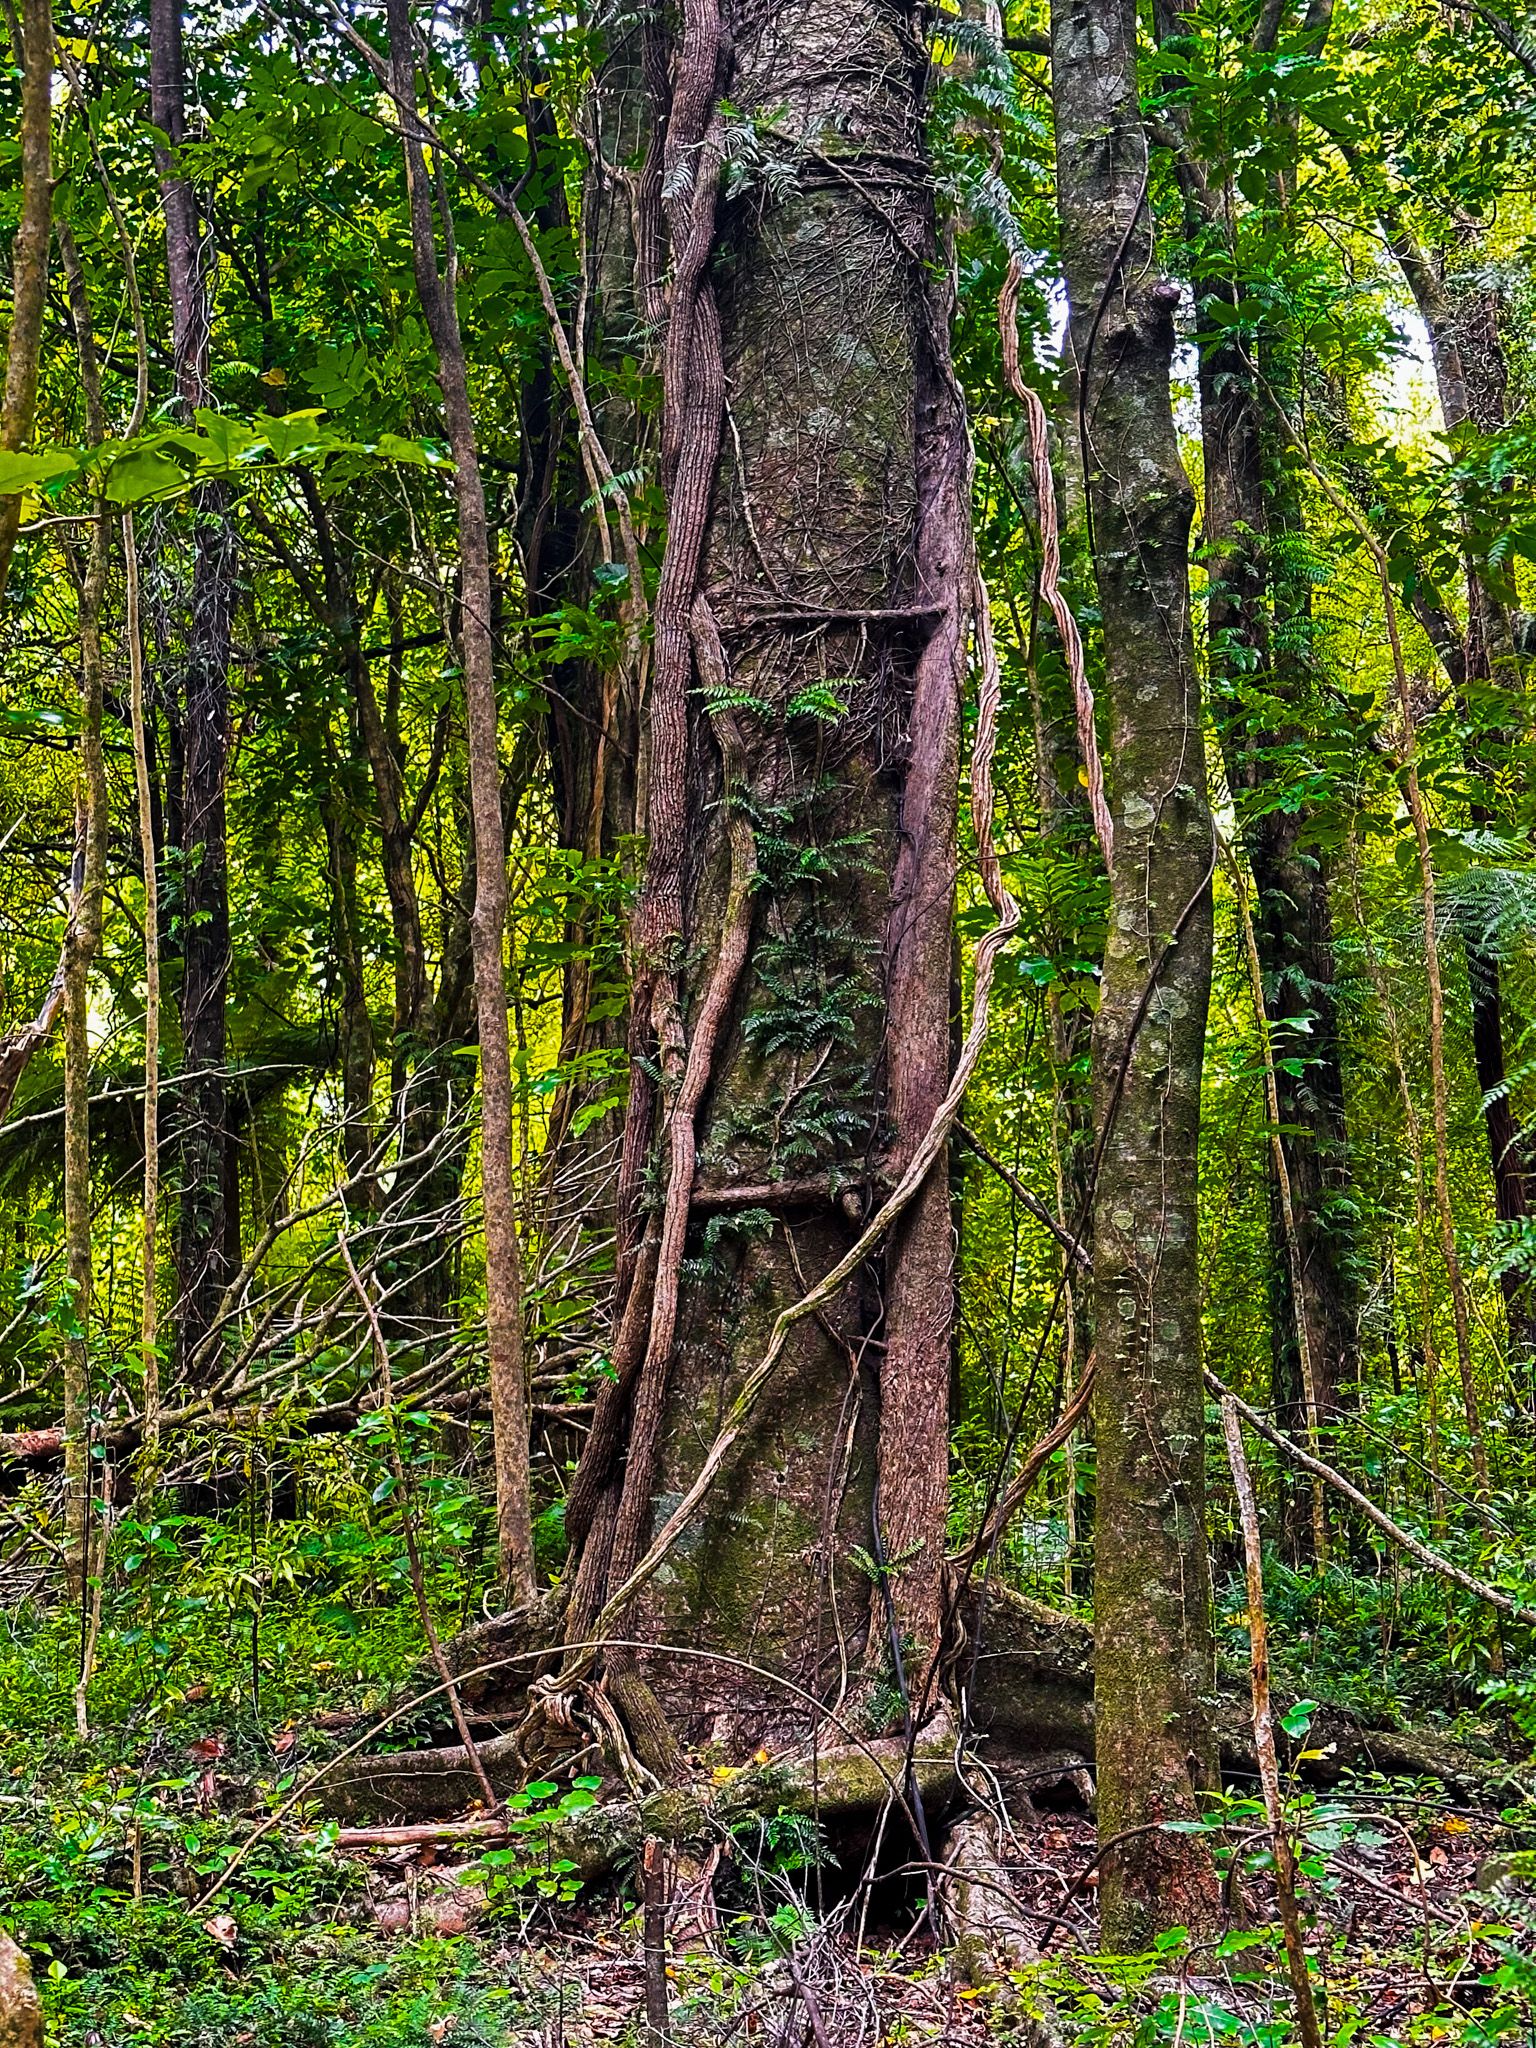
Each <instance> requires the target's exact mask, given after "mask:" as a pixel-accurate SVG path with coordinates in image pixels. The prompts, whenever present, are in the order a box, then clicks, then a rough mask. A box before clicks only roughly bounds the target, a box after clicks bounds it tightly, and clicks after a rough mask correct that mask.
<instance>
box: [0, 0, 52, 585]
mask: <svg viewBox="0 0 1536 2048" xmlns="http://www.w3.org/2000/svg"><path fill="white" fill-rule="evenodd" d="M10 21H11V27H12V33H13V35H14V34H16V32H17V31H18V30H19V32H20V56H21V132H20V137H19V142H20V161H21V218H20V219H19V221H18V222H17V224H16V235H15V239H14V240H13V242H12V244H11V331H10V334H9V336H8V337H7V340H6V354H5V388H4V395H3V397H0V450H3V451H4V452H5V453H6V454H13V453H15V452H16V451H17V450H18V449H21V448H24V447H25V446H26V445H27V443H28V441H30V440H31V438H32V427H33V422H34V420H35V418H36V414H37V375H38V364H39V361H40V359H41V354H42V344H43V313H44V310H45V308H46V306H47V301H48V231H49V223H50V222H51V220H52V218H53V0H23V5H22V6H21V8H20V10H19V18H18V15H17V14H13V15H11V17H10ZM20 526H21V496H20V494H19V493H11V494H8V495H7V496H4V497H0V597H4V595H5V590H6V585H7V583H8V582H9V580H10V573H11V557H12V555H13V554H14V553H15V549H16V536H17V533H18V531H19V529H20Z"/></svg>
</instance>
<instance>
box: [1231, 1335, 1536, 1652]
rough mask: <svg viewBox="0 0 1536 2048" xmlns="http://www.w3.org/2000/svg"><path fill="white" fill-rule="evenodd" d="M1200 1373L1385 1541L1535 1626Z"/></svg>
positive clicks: (1535, 1618) (1520, 1609) (1535, 1617)
mask: <svg viewBox="0 0 1536 2048" xmlns="http://www.w3.org/2000/svg"><path fill="white" fill-rule="evenodd" d="M1204 1371H1205V1384H1206V1385H1207V1387H1209V1389H1210V1390H1211V1392H1212V1393H1213V1394H1214V1395H1215V1396H1216V1397H1217V1399H1218V1400H1220V1401H1230V1402H1231V1403H1232V1404H1233V1406H1234V1407H1235V1408H1236V1410H1237V1412H1238V1414H1239V1415H1241V1417H1242V1418H1243V1420H1244V1422H1246V1423H1247V1424H1248V1426H1249V1428H1250V1429H1253V1430H1256V1431H1257V1432H1258V1434H1259V1435H1260V1436H1261V1437H1263V1438H1264V1440H1265V1442H1266V1443H1270V1444H1273V1445H1274V1447H1275V1449H1276V1450H1277V1451H1283V1452H1284V1453H1285V1455H1286V1457H1288V1458H1289V1459H1291V1460H1292V1462H1293V1463H1295V1464H1297V1465H1299V1466H1300V1467H1301V1469H1302V1471H1303V1472H1310V1473H1312V1474H1314V1475H1315V1476H1316V1477H1317V1478H1318V1479H1321V1480H1323V1481H1324V1482H1325V1483H1326V1484H1327V1485H1329V1486H1331V1487H1333V1488H1334V1489H1335V1490H1336V1491H1337V1492H1339V1493H1341V1494H1343V1496H1344V1498H1345V1499H1346V1500H1347V1501H1350V1502H1352V1503H1353V1505H1354V1506H1355V1507H1357V1508H1358V1509H1359V1510H1360V1512H1361V1514H1362V1515H1364V1516H1365V1518H1366V1520H1367V1521H1368V1522H1370V1523H1372V1524H1374V1526H1375V1527H1376V1528H1378V1529H1379V1530H1380V1531H1381V1533H1382V1534H1383V1535H1384V1536H1385V1537H1386V1538H1387V1539H1388V1541H1389V1542H1392V1543H1395V1544H1396V1545H1397V1547H1398V1548H1399V1550H1406V1551H1407V1552H1408V1554H1409V1556H1410V1557H1416V1558H1417V1559H1418V1560H1419V1562H1420V1564H1422V1565H1427V1566H1428V1567H1429V1569H1430V1570H1431V1571H1432V1572H1437V1573H1438V1574H1439V1575H1440V1577H1441V1578H1442V1579H1449V1580H1450V1582H1451V1584H1452V1585H1453V1586H1460V1587H1461V1589H1462V1591H1463V1592H1464V1593H1471V1594H1472V1595H1473V1596H1474V1598H1476V1599H1478V1600H1484V1601H1486V1602H1487V1604H1488V1605H1489V1606H1490V1607H1492V1608H1496V1609H1497V1611H1498V1612H1499V1613H1500V1614H1507V1615H1508V1616H1509V1618H1510V1619H1511V1620H1512V1621H1519V1622H1523V1623H1524V1624H1525V1625H1526V1626H1527V1627H1536V1608H1531V1607H1526V1606H1524V1605H1523V1604H1522V1603H1521V1602H1520V1601H1518V1600H1515V1599H1513V1598H1511V1596H1510V1595H1509V1594H1508V1593H1501V1592H1500V1591H1499V1589H1498V1587H1497V1586H1490V1585H1489V1583H1488V1581H1487V1580H1486V1579H1479V1578H1477V1577H1475V1576H1474V1574H1473V1573H1471V1572H1468V1571H1463V1570H1462V1568H1461V1566H1460V1565H1459V1564H1453V1563H1452V1562H1451V1560H1450V1559H1449V1558H1448V1557H1444V1556H1442V1555H1441V1553H1440V1552H1439V1551H1438V1550H1432V1549H1431V1548H1430V1546H1429V1545H1428V1544H1427V1543H1425V1542H1424V1541H1423V1540H1422V1539H1421V1538H1420V1537H1418V1536H1415V1535H1414V1534H1413V1532H1412V1530H1411V1529H1405V1528H1404V1527H1403V1525H1402V1524H1401V1522H1394V1521H1393V1519H1392V1517H1391V1516H1390V1515H1389V1514H1386V1513H1385V1512H1384V1511H1383V1510H1382V1509H1381V1508H1379V1507H1377V1505H1376V1503H1375V1502H1374V1501H1373V1500H1371V1499H1370V1498H1369V1497H1368V1495H1366V1494H1363V1493H1362V1492H1361V1491H1360V1489H1359V1487H1358V1486H1354V1485H1351V1483H1350V1481H1349V1480H1347V1479H1346V1478H1345V1477H1344V1475H1343V1473H1342V1472H1338V1471H1335V1469H1334V1468H1333V1466H1332V1465H1328V1464H1325V1463H1324V1461H1323V1460H1322V1459H1321V1458H1314V1457H1313V1456H1312V1454H1311V1453H1310V1452H1309V1451H1304V1450H1303V1449H1302V1447H1301V1445H1300V1444H1298V1443H1297V1442H1296V1441H1295V1439H1294V1438H1292V1437H1289V1436H1287V1435H1286V1433H1285V1431H1284V1430H1283V1429H1277V1428H1276V1427H1275V1425H1274V1424H1273V1423H1272V1422H1269V1421H1266V1419H1265V1418H1264V1417H1263V1416H1262V1415H1261V1414H1260V1413H1259V1411H1258V1410H1257V1409H1256V1408H1250V1407H1249V1406H1248V1403H1247V1402H1246V1401H1244V1400H1242V1399H1241V1398H1240V1397H1239V1396H1238V1395H1236V1394H1234V1393H1233V1391H1232V1389H1231V1388H1230V1387H1229V1386H1226V1385H1225V1384H1224V1383H1223V1382H1222V1381H1221V1380H1219V1379H1218V1378H1217V1377H1216V1375H1215V1373H1213V1372H1212V1371H1211V1369H1210V1367H1209V1366H1206V1367H1205V1368H1204Z"/></svg>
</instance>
